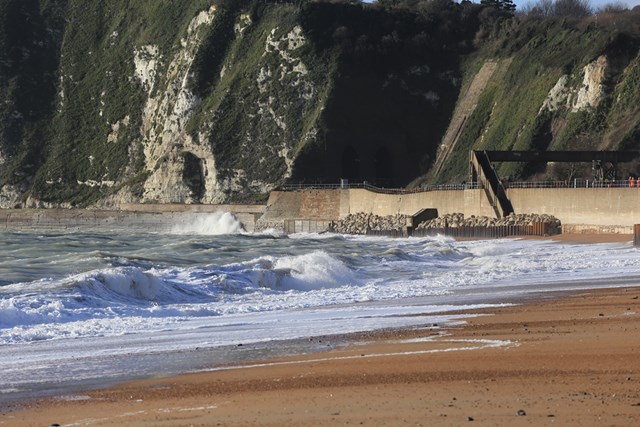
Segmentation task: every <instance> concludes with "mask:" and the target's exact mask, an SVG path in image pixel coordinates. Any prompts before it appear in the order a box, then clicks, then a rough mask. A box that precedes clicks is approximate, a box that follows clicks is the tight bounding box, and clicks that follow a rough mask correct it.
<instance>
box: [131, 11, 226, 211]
mask: <svg viewBox="0 0 640 427" xmlns="http://www.w3.org/2000/svg"><path fill="white" fill-rule="evenodd" d="M215 11H216V8H215V6H211V8H209V9H208V10H206V11H202V12H200V13H198V15H197V16H196V17H195V18H194V19H193V20H192V21H191V23H190V24H189V26H188V28H187V33H186V35H185V37H184V38H183V39H181V41H180V45H181V47H182V49H180V50H179V51H178V52H177V53H176V54H175V55H174V56H173V58H171V60H170V62H169V63H168V65H167V68H166V73H165V74H164V75H162V76H158V75H157V74H158V68H159V67H160V65H161V61H162V55H161V54H160V53H159V52H158V48H157V47H155V46H144V47H143V48H142V49H138V50H136V51H135V52H134V61H135V64H136V75H135V76H136V77H137V78H138V80H139V81H140V82H141V84H142V85H143V87H144V88H145V90H146V91H147V94H148V99H147V103H146V105H145V108H144V112H143V119H142V129H141V134H142V135H143V140H142V145H143V147H144V157H145V167H146V169H147V170H148V171H149V172H150V176H149V178H148V179H147V181H146V182H145V184H144V194H143V201H153V202H159V203H191V202H194V201H195V200H193V198H192V191H191V189H190V188H189V187H188V186H187V185H186V184H185V183H184V182H183V177H182V175H183V170H184V158H183V156H182V154H183V153H184V152H189V153H192V154H193V155H194V156H196V157H197V158H199V159H201V165H202V170H203V174H204V178H205V188H206V189H207V190H208V189H213V188H215V185H214V184H215V167H214V165H215V161H214V159H213V153H212V152H211V150H210V149H209V148H208V147H207V146H203V145H200V144H199V143H198V141H194V138H192V137H191V136H189V135H188V134H187V133H186V131H185V126H186V124H187V122H188V120H189V118H190V117H191V114H192V112H193V110H194V108H195V107H196V106H197V105H198V104H199V103H200V102H201V100H200V99H199V98H198V97H197V96H196V95H194V94H193V93H192V92H191V91H190V90H189V88H188V82H189V77H190V69H191V65H192V64H193V60H194V58H195V55H196V52H197V50H198V47H199V46H200V44H201V42H202V38H201V34H202V31H201V29H202V28H203V27H204V26H207V25H210V24H211V23H212V22H213V19H214V17H215ZM156 85H160V86H161V87H158V89H159V90H157V91H154V88H155V87H156ZM156 92H157V93H156ZM219 198H220V196H219V195H216V194H207V193H205V194H204V197H203V200H202V201H205V202H216V201H218V200H217V199H219Z"/></svg>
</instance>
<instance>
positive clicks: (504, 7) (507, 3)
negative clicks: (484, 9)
mask: <svg viewBox="0 0 640 427" xmlns="http://www.w3.org/2000/svg"><path fill="white" fill-rule="evenodd" d="M480 4H482V5H485V6H489V7H493V8H495V9H498V10H501V11H504V12H507V13H509V14H511V15H513V14H514V13H515V11H516V5H515V4H514V3H513V1H512V0H480Z"/></svg>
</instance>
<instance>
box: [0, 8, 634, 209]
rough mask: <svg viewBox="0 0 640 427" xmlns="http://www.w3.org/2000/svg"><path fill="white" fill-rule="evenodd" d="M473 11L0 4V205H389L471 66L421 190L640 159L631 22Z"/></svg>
mask: <svg viewBox="0 0 640 427" xmlns="http://www.w3.org/2000/svg"><path fill="white" fill-rule="evenodd" d="M485 3H486V4H484V5H479V4H472V3H468V2H463V3H461V4H456V3H454V2H451V1H449V0H432V1H408V0H407V1H381V2H379V4H374V5H364V4H360V3H357V2H356V3H354V2H346V1H345V2H323V1H283V2H271V1H264V0H194V1H187V0H183V1H177V2H176V1H174V0H155V1H140V2H130V1H125V0H104V1H101V2H86V1H80V0H5V1H3V2H1V3H0V52H3V56H2V57H0V206H3V207H7V206H14V205H20V204H24V203H25V202H27V201H28V204H29V205H39V204H44V205H69V206H87V205H91V204H96V203H98V204H99V203H107V201H106V200H111V202H113V203H117V202H118V201H141V202H181V203H199V202H200V203H216V202H222V201H233V200H236V201H240V200H253V199H255V198H259V197H261V194H264V193H265V192H266V191H269V190H270V189H272V188H275V187H277V186H278V185H280V184H282V183H285V182H287V181H295V182H297V181H304V182H325V183H336V182H338V180H339V179H340V178H348V179H350V180H355V181H369V182H370V183H374V184H377V185H381V186H404V185H407V184H408V183H409V182H411V181H412V180H414V179H415V178H416V177H418V176H421V175H426V174H427V173H428V172H429V170H430V168H431V166H432V165H433V162H434V160H435V158H436V155H437V152H438V151H437V150H438V146H439V144H440V143H441V141H442V139H443V136H444V135H445V132H446V130H447V127H448V125H449V123H450V121H451V118H452V116H453V114H454V111H455V108H456V105H458V106H460V105H461V104H462V102H461V99H462V98H463V97H464V95H465V93H466V90H467V88H469V86H470V82H471V81H472V80H473V79H474V77H475V76H476V74H477V73H478V71H479V70H480V69H481V68H482V66H483V64H485V63H486V62H487V61H495V62H496V63H497V64H498V65H497V68H496V71H495V73H494V74H493V75H492V76H491V78H490V79H489V80H488V82H487V84H486V87H484V88H483V91H482V93H481V94H480V96H479V98H478V102H477V105H476V106H475V109H474V110H473V113H472V114H470V116H469V117H467V118H466V119H465V122H464V126H463V127H462V128H461V129H460V133H459V136H458V137H457V142H456V145H455V150H453V151H452V152H451V154H450V155H449V157H448V158H447V159H446V162H444V164H443V167H442V168H441V170H440V173H439V175H437V176H428V177H427V178H423V179H422V181H423V182H424V181H425V180H431V181H434V182H459V181H462V180H465V179H466V172H467V161H468V150H470V149H481V148H486V149H494V150H495V149H500V150H509V149H516V150H529V149H538V150H540V149H616V148H620V149H637V148H638V137H639V136H640V106H639V104H638V102H637V99H638V95H639V94H640V72H639V71H638V70H639V69H640V56H639V52H638V46H639V43H638V34H639V30H638V23H637V22H638V19H637V18H638V13H640V11H633V12H625V13H619V14H615V15H602V17H601V20H600V21H599V22H595V21H594V20H593V19H591V20H590V18H586V20H582V21H578V20H566V19H565V20H561V19H555V18H553V17H544V16H543V17H533V15H535V14H534V13H533V12H531V13H530V15H531V16H528V17H527V16H515V17H514V16H512V15H513V14H512V10H511V9H509V8H507V7H502V6H501V4H502V3H501V2H497V3H496V4H497V6H496V4H493V3H495V2H485ZM498 3H499V4H498ZM536 13H537V12H536ZM603 58H604V59H603ZM594 88H595V89H598V90H595V89H594ZM596 92H597V93H596ZM541 172H543V170H540V169H536V168H533V167H531V166H529V165H518V164H505V165H501V166H500V173H501V174H502V175H504V176H511V177H512V178H517V179H524V178H527V177H529V176H532V175H533V174H536V173H541ZM109 198H111V199H109ZM111 202H108V203H111Z"/></svg>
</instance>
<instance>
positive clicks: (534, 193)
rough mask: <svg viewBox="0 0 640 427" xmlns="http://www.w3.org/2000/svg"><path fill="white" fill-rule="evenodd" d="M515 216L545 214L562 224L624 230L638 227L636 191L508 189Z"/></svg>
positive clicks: (639, 199) (639, 197)
mask: <svg viewBox="0 0 640 427" xmlns="http://www.w3.org/2000/svg"><path fill="white" fill-rule="evenodd" d="M507 196H508V197H509V199H510V200H511V204H512V205H513V208H514V210H515V212H516V213H548V214H551V215H554V216H555V217H556V218H558V219H559V220H560V221H561V222H562V224H566V225H568V226H569V225H571V226H575V225H582V226H584V228H585V230H586V229H589V227H588V226H601V227H603V226H607V227H611V226H615V227H624V228H625V232H629V233H631V232H632V229H631V227H632V226H633V224H640V188H556V189H550V188H548V189H547V188H545V189H509V190H507Z"/></svg>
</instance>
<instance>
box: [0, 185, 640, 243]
mask: <svg viewBox="0 0 640 427" xmlns="http://www.w3.org/2000/svg"><path fill="white" fill-rule="evenodd" d="M507 196H508V197H509V199H510V200H511V203H512V204H513V208H514V210H515V213H517V214H527V213H536V214H550V215H554V216H555V217H557V218H558V219H560V221H561V222H562V224H563V231H564V232H571V233H583V232H584V233H586V232H589V233H624V234H632V233H633V225H634V224H640V188H622V187H619V188H544V189H536V188H527V189H522V188H513V189H508V190H507ZM424 208H435V209H437V210H438V215H445V214H449V213H463V214H464V215H465V217H469V216H471V215H475V216H489V217H493V216H494V211H493V209H492V207H491V206H490V204H489V202H488V200H487V197H486V196H485V194H484V190H482V189H469V190H443V191H426V192H418V193H407V194H386V193H378V192H373V191H370V190H366V189H356V188H354V189H304V190H298V191H274V192H272V193H271V195H270V197H269V201H268V202H267V205H266V206H264V205H180V204H157V205H156V204H130V205H123V206H121V207H120V209H119V210H92V209H10V210H0V229H20V228H39V229H47V228H49V229H53V228H58V229H59V228H62V229H80V228H83V229H87V228H100V229H122V228H126V229H129V230H135V231H159V232H162V231H168V230H171V229H172V228H173V227H175V226H176V225H177V224H184V223H188V222H193V221H198V220H201V219H203V218H206V217H208V216H209V215H211V214H212V213H214V212H230V213H232V214H233V215H235V217H236V218H238V220H239V221H240V222H241V223H242V225H243V227H244V229H245V230H247V231H254V230H256V228H257V229H264V228H276V229H283V226H284V222H285V221H286V220H307V221H315V222H318V223H325V222H328V221H335V220H339V219H342V218H344V217H346V216H347V215H349V214H354V213H359V212H368V213H373V214H376V215H380V216H386V215H395V214H404V215H413V214H415V213H417V212H418V211H420V210H421V209H424Z"/></svg>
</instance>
